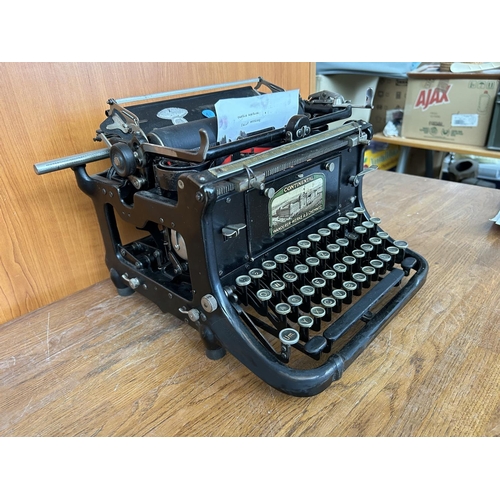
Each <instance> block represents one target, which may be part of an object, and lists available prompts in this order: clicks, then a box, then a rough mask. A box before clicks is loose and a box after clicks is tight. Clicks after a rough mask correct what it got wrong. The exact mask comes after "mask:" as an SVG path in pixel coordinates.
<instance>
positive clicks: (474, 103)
mask: <svg viewBox="0 0 500 500" xmlns="http://www.w3.org/2000/svg"><path fill="white" fill-rule="evenodd" d="M408 76H409V79H408V90H407V96H406V105H405V107H404V117H403V129H402V135H403V137H406V138H411V139H427V140H434V141H441V142H450V143H457V144H465V145H471V146H484V145H485V144H486V138H487V135H488V129H489V125H490V121H491V115H492V112H493V106H494V103H495V97H496V93H497V89H498V83H499V82H498V80H494V79H489V78H481V75H477V77H475V78H456V76H457V75H455V74H453V75H449V76H448V77H447V74H446V73H441V74H435V73H432V77H430V75H424V76H422V74H420V75H419V76H418V77H412V74H411V73H410V74H409V75H408ZM497 78H498V76H497Z"/></svg>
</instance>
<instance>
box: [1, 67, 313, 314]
mask: <svg viewBox="0 0 500 500" xmlns="http://www.w3.org/2000/svg"><path fill="white" fill-rule="evenodd" d="M314 68H315V66H314V64H312V63H271V62H266V63H258V62H241V63H236V62H234V63H180V62H178V63H80V62H79V63H0V109H1V116H2V119H1V120H0V227H1V230H0V324H1V323H4V322H6V321H8V320H10V319H13V318H16V317H18V316H20V315H22V314H25V313H27V312H29V311H33V310H35V309H37V308H39V307H41V306H43V305H46V304H49V303H51V302H53V301H55V300H58V299H60V298H62V297H66V296H68V295H70V294H72V293H74V292H76V291H77V290H81V289H84V288H86V287H88V286H89V285H92V284H94V283H96V282H98V281H100V280H103V279H104V278H106V277H107V276H108V272H107V269H106V268H105V266H104V249H103V245H102V243H101V237H100V232H99V229H98V225H97V219H96V217H95V215H94V209H93V205H92V202H91V200H90V198H88V197H86V196H85V195H84V194H83V193H82V192H81V191H80V190H79V189H78V188H77V186H76V182H75V179H74V175H73V173H72V172H71V171H70V170H65V171H62V172H57V173H52V174H47V175H45V176H37V175H36V174H35V173H34V170H33V165H34V164H35V163H39V162H43V161H47V160H53V159H57V158H61V157H64V156H69V155H74V154H77V153H85V152H87V151H92V150H94V149H100V148H102V147H103V145H102V144H99V143H94V142H93V138H94V137H95V131H96V129H97V128H98V127H99V125H100V123H101V122H102V121H103V120H104V118H105V116H104V111H105V110H106V109H107V108H108V106H107V104H106V101H107V100H108V99H109V98H121V97H131V96H140V95H144V94H151V93H155V92H165V91H169V90H178V89H184V88H192V87H197V86H202V85H213V84H219V83H224V82H234V81H240V80H247V79H251V78H256V77H258V76H261V77H263V78H265V79H267V80H269V81H271V82H273V83H275V84H277V85H280V86H282V87H283V88H286V89H287V90H291V89H296V88H298V89H300V91H301V93H302V94H303V95H305V96H307V95H309V93H310V92H311V89H313V88H314ZM105 168H107V164H106V162H105V161H102V162H98V163H96V164H93V165H91V166H89V171H90V172H92V173H94V172H97V171H100V170H104V169H105Z"/></svg>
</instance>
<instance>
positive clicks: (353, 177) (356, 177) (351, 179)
mask: <svg viewBox="0 0 500 500" xmlns="http://www.w3.org/2000/svg"><path fill="white" fill-rule="evenodd" d="M377 168H378V167H377V165H372V166H371V167H368V168H365V169H363V170H362V171H361V172H360V173H359V174H357V175H351V177H349V182H350V183H351V184H352V185H353V186H354V187H358V186H359V181H360V178H361V177H363V176H364V175H366V174H369V173H370V172H373V171H374V170H377Z"/></svg>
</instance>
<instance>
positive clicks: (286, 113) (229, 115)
mask: <svg viewBox="0 0 500 500" xmlns="http://www.w3.org/2000/svg"><path fill="white" fill-rule="evenodd" d="M298 110H299V91H298V90H290V91H286V92H275V93H272V94H263V95H259V96H255V97H241V98H234V99H221V100H219V101H217V102H216V103H215V112H216V114H217V123H218V130H217V141H219V142H220V143H225V142H230V141H235V140H237V139H238V138H241V137H245V136H246V135H248V134H251V133H252V132H257V131H259V130H264V129H268V128H282V127H284V126H285V125H286V124H287V122H288V120H289V119H290V118H291V117H292V116H293V115H296V114H297V113H298Z"/></svg>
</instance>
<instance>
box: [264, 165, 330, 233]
mask: <svg viewBox="0 0 500 500" xmlns="http://www.w3.org/2000/svg"><path fill="white" fill-rule="evenodd" d="M325 195H326V181H325V176H324V174H313V175H308V176H307V177H304V178H303V179H298V180H297V181H295V182H291V183H290V184H287V185H286V186H283V187H282V188H281V189H280V190H279V191H277V192H276V194H275V195H274V196H273V197H272V198H271V200H270V201H269V232H270V234H271V236H274V235H275V234H276V233H280V232H282V231H285V230H287V229H289V228H291V227H292V226H295V225H296V224H298V223H300V222H303V221H304V220H306V219H308V218H309V217H312V216H313V215H314V214H316V213H318V212H320V211H322V210H324V208H325V198H326V196H325Z"/></svg>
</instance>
